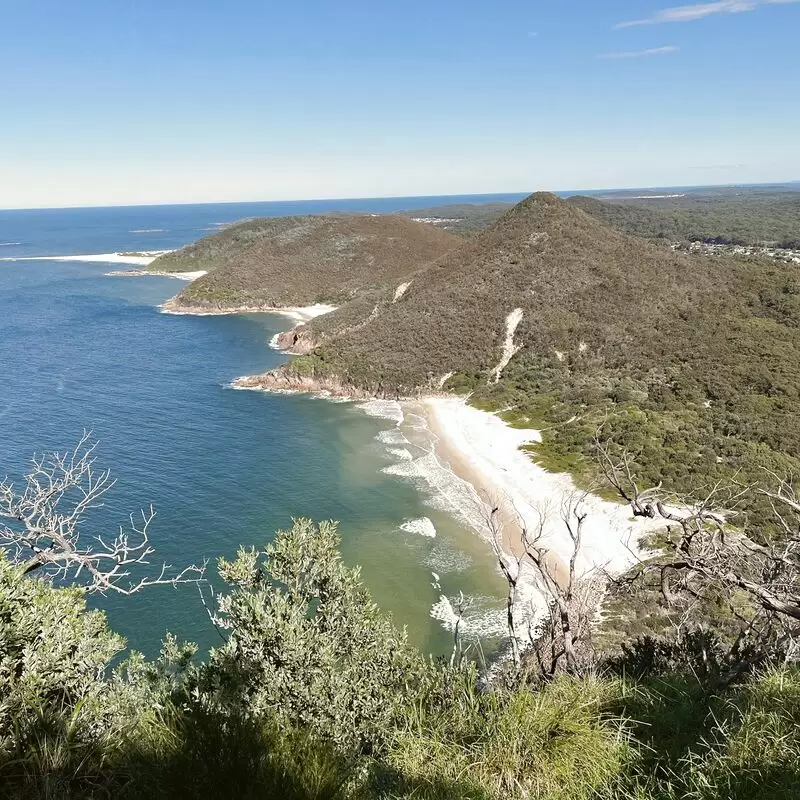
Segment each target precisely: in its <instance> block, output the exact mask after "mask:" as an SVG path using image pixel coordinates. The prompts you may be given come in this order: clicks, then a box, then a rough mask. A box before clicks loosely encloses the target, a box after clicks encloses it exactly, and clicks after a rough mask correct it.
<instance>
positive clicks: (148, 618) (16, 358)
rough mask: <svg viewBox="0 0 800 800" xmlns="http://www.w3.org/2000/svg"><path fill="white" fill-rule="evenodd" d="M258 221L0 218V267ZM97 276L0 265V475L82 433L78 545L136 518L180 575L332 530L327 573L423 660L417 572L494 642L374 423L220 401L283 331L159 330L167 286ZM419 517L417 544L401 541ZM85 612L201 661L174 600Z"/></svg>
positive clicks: (366, 418) (184, 603)
mask: <svg viewBox="0 0 800 800" xmlns="http://www.w3.org/2000/svg"><path fill="white" fill-rule="evenodd" d="M363 202H364V203H366V202H367V201H363ZM397 202H398V206H396V207H409V206H412V205H414V204H417V205H420V206H421V205H425V204H426V203H425V202H423V201H422V200H421V199H420V200H419V201H418V202H417V203H411V202H408V201H406V202H405V204H404V205H403V204H402V203H401V201H397ZM262 205H264V204H262ZM267 205H268V207H261V206H259V207H258V208H255V207H253V205H252V204H250V205H248V206H247V207H244V206H242V207H238V206H230V205H225V206H216V207H215V206H196V207H162V208H155V207H154V208H149V209H144V208H140V209H81V210H66V211H29V212H0V245H2V246H1V247H0V258H17V257H21V256H23V257H24V256H41V255H56V254H59V255H67V254H74V253H102V252H113V251H118V250H133V249H148V248H152V249H155V248H162V247H175V246H178V245H180V244H183V243H184V242H186V241H190V240H192V239H195V238H197V237H198V236H201V235H203V233H204V232H205V228H207V227H210V226H212V224H213V223H216V222H226V221H230V220H232V219H237V218H241V217H244V216H251V215H253V214H256V213H260V214H264V213H272V212H274V213H287V211H286V210H284V209H283V208H282V207H280V206H282V204H267ZM292 205H293V206H294V207H293V208H292V209H291V211H293V212H295V213H304V212H307V211H310V210H324V209H304V208H299V209H298V208H297V207H296V206H297V204H292ZM364 208H365V210H371V209H370V208H369V207H368V206H364ZM376 210H384V209H383V208H379V207H376ZM139 231H147V232H146V233H143V232H139ZM112 268H118V267H112ZM109 269H110V267H109V266H108V265H105V264H98V263H84V262H59V261H51V260H43V261H0V364H2V378H0V426H1V428H2V437H0V442H1V444H0V475H2V474H6V473H7V474H9V475H10V476H12V477H15V476H18V475H20V474H21V471H22V470H23V469H24V467H25V464H26V461H27V460H28V459H29V457H30V455H31V454H32V453H33V452H34V451H42V450H50V449H64V448H67V447H69V446H71V445H72V444H74V443H75V442H76V441H77V439H78V438H79V437H80V435H81V433H82V431H83V430H84V429H91V430H92V432H93V435H94V436H95V438H96V439H98V440H99V442H100V447H99V459H100V462H101V464H102V465H104V466H109V467H111V468H112V470H113V473H114V475H115V476H116V478H117V485H116V486H115V487H114V489H113V491H112V492H111V493H110V494H109V495H108V496H107V502H106V505H105V507H104V508H101V509H97V510H96V511H95V512H94V513H93V514H92V516H91V517H90V518H89V519H88V520H87V527H86V531H85V533H86V535H91V534H92V533H103V532H108V531H110V530H114V529H115V527H116V526H117V525H118V524H120V523H123V522H125V520H126V518H127V515H128V514H129V513H130V512H132V511H136V510H137V509H139V508H141V507H143V506H147V505H149V504H150V503H152V504H153V505H154V506H155V507H156V510H157V517H156V520H155V523H154V526H153V528H152V538H153V542H154V544H155V546H156V547H157V558H158V559H163V560H166V561H167V562H169V563H172V564H174V565H184V564H187V563H191V562H196V561H198V560H201V559H203V558H210V559H214V558H216V557H217V556H220V555H225V556H231V555H233V554H234V553H235V551H236V548H237V546H238V545H240V544H244V545H251V544H255V545H263V544H264V543H265V542H267V541H268V540H269V539H270V538H271V536H272V533H273V531H274V530H275V529H276V528H280V527H284V526H287V525H289V524H290V523H291V518H292V517H293V516H310V517H313V518H315V519H337V520H339V521H340V522H341V530H342V536H343V550H344V555H345V558H346V559H347V561H348V562H349V563H351V564H359V565H360V566H361V567H362V572H363V576H364V580H365V581H366V583H367V584H368V586H369V587H370V589H371V590H372V592H373V594H374V596H375V598H376V600H377V601H378V602H379V604H380V605H381V606H382V607H383V608H385V609H386V610H388V611H391V612H392V613H393V615H394V616H395V618H396V620H397V621H398V622H399V623H401V624H403V625H406V626H407V627H408V629H409V633H410V636H411V638H412V640H413V641H414V642H415V643H417V644H418V645H420V646H421V647H423V648H424V649H426V650H428V651H429V652H432V653H444V652H447V651H448V649H449V647H450V633H449V632H448V631H447V630H446V629H445V627H444V626H443V625H442V623H441V622H440V621H439V620H437V619H434V618H432V616H431V608H432V607H433V606H434V605H435V604H436V603H437V601H439V594H440V592H439V590H438V589H436V588H434V587H433V586H432V581H433V578H432V575H431V573H432V572H436V573H437V574H438V575H439V576H440V581H441V586H442V592H443V593H444V594H445V595H446V596H450V597H453V596H455V595H457V594H458V593H459V591H463V592H464V593H465V595H467V596H468V597H472V598H474V605H473V608H472V611H471V613H472V615H473V617H474V619H475V622H476V625H475V626H474V627H475V629H476V630H478V629H480V630H488V629H491V628H492V627H493V626H494V627H496V622H497V619H498V614H499V615H500V619H501V618H502V612H501V610H500V609H501V600H500V598H501V596H502V590H503V587H502V582H501V580H500V579H499V577H498V576H497V574H496V571H495V569H494V564H493V559H492V557H491V554H490V553H489V551H488V548H487V547H486V546H485V545H484V544H483V543H482V542H480V541H479V540H478V539H477V537H476V536H475V534H474V533H472V532H471V531H469V530H466V529H465V528H463V527H462V526H461V525H459V523H458V522H457V521H456V520H455V519H453V518H452V517H451V516H450V515H449V514H447V513H446V512H444V511H440V510H437V509H436V508H435V507H431V505H430V499H431V498H430V497H429V496H428V495H426V493H425V492H421V491H419V490H418V485H417V484H416V483H415V482H414V481H413V480H410V479H408V478H404V477H401V476H398V475H397V474H392V471H393V470H392V465H393V464H395V463H397V462H398V459H399V458H400V457H399V456H398V454H397V450H398V446H397V442H394V448H393V449H394V451H395V452H390V449H389V445H392V444H393V439H395V438H397V434H398V431H397V430H396V428H395V422H394V421H392V420H389V419H382V418H380V417H374V416H370V415H368V414H366V413H364V411H363V410H361V409H359V408H358V407H356V406H355V405H354V404H343V403H332V402H328V401H325V400H320V399H314V398H309V397H302V396H291V395H267V394H263V393H259V392H246V391H233V390H231V389H230V388H227V386H226V384H227V383H228V382H229V381H230V380H231V379H232V378H233V377H236V376H238V375H242V374H248V373H253V372H258V371H263V370H265V369H268V368H270V367H273V366H275V365H277V364H278V363H280V361H281V360H282V358H283V356H281V355H280V354H278V353H276V352H274V351H272V350H270V349H269V348H268V347H267V342H268V341H269V339H270V338H271V336H272V335H273V334H274V333H276V332H277V331H279V330H283V329H285V328H286V327H288V325H290V324H291V323H289V322H288V321H287V320H286V319H285V318H283V317H279V316H273V315H245V316H221V317H189V316H170V315H164V314H161V313H159V312H158V310H157V308H156V307H157V305H158V304H159V303H161V302H163V301H164V300H165V299H167V298H168V297H170V296H171V295H172V294H174V293H176V292H177V291H178V290H179V289H180V288H181V285H182V284H181V283H180V282H179V281H176V280H172V279H169V278H160V277H152V278H151V277H146V278H124V277H106V276H105V274H104V273H105V272H107V271H108V270H109ZM410 438H412V439H413V441H414V443H412V444H408V443H406V444H405V445H404V446H402V447H400V448H399V449H406V450H408V451H409V454H410V455H411V456H412V457H413V458H415V459H416V458H418V457H419V456H420V455H424V449H425V446H426V445H425V437H424V435H423V434H422V433H420V434H419V435H418V436H416V437H410ZM407 457H408V456H407V455H406V454H403V456H402V458H407ZM387 467H388V468H389V471H388V472H386V471H384V470H386V468H387ZM395 471H396V470H395ZM421 517H428V518H429V519H430V520H431V521H432V523H433V525H434V527H435V529H436V531H437V535H436V537H434V538H430V537H426V536H423V535H420V534H419V533H415V532H410V531H406V530H403V529H402V528H401V525H403V524H404V523H406V522H408V521H409V520H415V519H419V518H421ZM97 602H98V604H99V605H101V606H102V607H103V608H105V609H106V610H107V611H108V614H109V616H110V619H111V623H112V625H113V626H114V627H115V628H116V629H117V630H119V631H120V632H121V633H123V634H124V635H125V636H126V637H128V640H129V642H130V644H131V645H132V646H134V647H136V648H138V649H141V650H143V651H145V652H146V653H148V654H152V653H153V652H155V651H156V650H157V648H158V645H159V642H160V640H161V638H162V637H163V635H164V632H165V631H166V630H171V631H173V632H174V633H176V634H177V635H179V636H180V637H182V638H188V639H192V640H195V641H198V642H199V643H200V644H201V646H203V647H207V646H209V645H212V644H213V643H214V641H215V636H216V633H215V631H214V630H213V628H212V626H211V625H210V623H209V622H208V620H207V618H206V616H205V613H204V611H203V608H202V605H201V603H200V600H199V596H198V593H197V590H196V589H194V588H191V587H181V588H179V589H177V590H175V589H172V588H170V587H158V588H152V589H149V590H148V591H146V592H142V593H141V594H139V595H137V596H135V597H131V598H121V597H109V598H106V599H100V600H98V601H97ZM440 608H441V604H440Z"/></svg>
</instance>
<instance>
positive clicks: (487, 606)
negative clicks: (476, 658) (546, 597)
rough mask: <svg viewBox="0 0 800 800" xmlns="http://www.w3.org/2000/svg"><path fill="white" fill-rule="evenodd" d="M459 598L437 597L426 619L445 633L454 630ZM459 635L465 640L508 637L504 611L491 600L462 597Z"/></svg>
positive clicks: (457, 618) (492, 598)
mask: <svg viewBox="0 0 800 800" xmlns="http://www.w3.org/2000/svg"><path fill="white" fill-rule="evenodd" d="M459 600H460V598H455V597H454V598H449V597H447V596H446V595H444V594H442V595H439V600H438V601H437V602H436V603H434V604H433V605H432V606H431V611H430V616H431V617H432V618H433V619H435V620H438V621H439V622H441V623H442V627H443V628H444V629H445V630H447V631H451V632H453V631H455V629H456V624H458V622H459V614H458V611H457V607H458V603H459ZM458 630H459V632H460V633H461V635H462V636H463V637H464V638H465V639H489V638H501V637H504V636H507V635H508V625H507V622H506V612H505V609H504V608H502V606H500V605H498V600H497V599H496V598H494V597H472V596H469V597H465V598H463V606H462V610H461V623H460V624H459V627H458Z"/></svg>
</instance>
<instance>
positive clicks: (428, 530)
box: [400, 517, 436, 539]
mask: <svg viewBox="0 0 800 800" xmlns="http://www.w3.org/2000/svg"><path fill="white" fill-rule="evenodd" d="M400 527H401V529H402V530H404V531H406V533H416V534H417V535H419V536H427V537H428V538H429V539H435V538H436V526H435V525H434V524H433V523H432V522H431V521H430V519H429V518H428V517H420V518H419V519H409V520H406V521H405V522H404V523H403V524H402V525H401V526H400Z"/></svg>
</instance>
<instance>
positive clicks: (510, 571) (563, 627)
mask: <svg viewBox="0 0 800 800" xmlns="http://www.w3.org/2000/svg"><path fill="white" fill-rule="evenodd" d="M587 494H588V493H587V492H579V491H575V492H571V493H567V494H565V495H564V497H563V498H562V500H561V508H560V510H559V513H560V518H561V524H562V525H563V526H564V528H565V529H566V531H567V533H568V535H569V537H570V540H571V542H572V547H571V551H570V558H569V561H568V562H567V564H566V565H561V564H559V562H558V560H557V558H556V556H555V554H554V553H553V552H552V551H551V550H550V548H548V547H547V545H546V537H545V528H546V525H547V521H548V518H549V516H550V509H549V508H542V509H539V510H538V512H537V523H536V526H535V529H534V530H532V531H531V530H529V529H528V527H527V525H526V524H525V521H524V519H523V517H522V515H521V514H519V513H517V515H516V516H517V520H518V526H519V543H520V547H519V548H518V550H517V551H516V553H515V554H514V555H512V554H509V553H507V552H505V550H504V548H503V546H502V541H501V538H502V537H501V533H502V523H501V522H500V519H499V514H500V506H499V505H495V506H493V507H492V508H491V510H490V511H489V512H488V513H487V517H486V521H487V524H488V525H489V530H490V531H491V534H492V541H493V544H494V550H495V554H496V556H497V559H498V562H499V564H500V569H501V571H502V573H503V576H504V577H505V579H506V583H507V584H508V594H507V597H506V614H507V624H508V629H509V638H510V640H511V648H512V659H513V663H514V666H515V667H517V668H519V667H520V665H521V662H522V653H521V648H520V641H521V636H520V633H519V631H518V630H517V622H516V615H515V611H516V610H517V609H518V594H519V582H520V578H521V576H522V572H523V569H524V567H525V565H526V564H527V565H530V566H531V567H532V568H533V572H534V575H535V578H536V583H537V584H538V586H539V588H540V589H541V591H542V594H543V596H544V598H545V602H546V605H547V608H546V610H545V613H544V615H543V616H542V617H540V618H539V619H533V618H532V617H531V618H529V623H528V626H529V628H528V631H527V639H528V642H529V643H530V645H531V647H530V650H531V652H532V655H533V658H534V659H535V661H536V665H537V669H538V672H539V674H540V676H541V677H544V678H547V679H549V678H552V677H554V676H555V675H556V674H558V673H560V672H568V673H571V674H577V673H579V672H581V671H582V670H583V669H584V668H585V667H586V666H587V665H588V664H589V663H591V662H592V661H593V656H592V647H591V623H592V620H593V619H594V617H595V616H596V611H597V607H598V603H599V600H600V594H601V589H600V587H599V582H598V579H597V576H593V575H592V574H579V573H578V569H577V562H578V558H579V555H580V551H581V546H582V538H583V527H584V523H585V521H586V518H587V516H588V514H587V512H586V510H585V508H584V501H585V499H586V496H587Z"/></svg>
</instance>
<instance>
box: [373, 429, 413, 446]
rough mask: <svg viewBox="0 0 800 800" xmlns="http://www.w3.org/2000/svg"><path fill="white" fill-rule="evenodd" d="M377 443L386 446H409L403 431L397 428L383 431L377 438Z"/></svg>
mask: <svg viewBox="0 0 800 800" xmlns="http://www.w3.org/2000/svg"><path fill="white" fill-rule="evenodd" d="M375 439H376V441H378V442H380V443H381V444H386V445H403V444H408V443H409V442H408V439H406V437H405V436H404V435H403V432H402V431H399V430H397V429H396V428H390V429H389V430H386V431H381V432H380V433H379V434H378V435H377V436H376V437H375Z"/></svg>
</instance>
